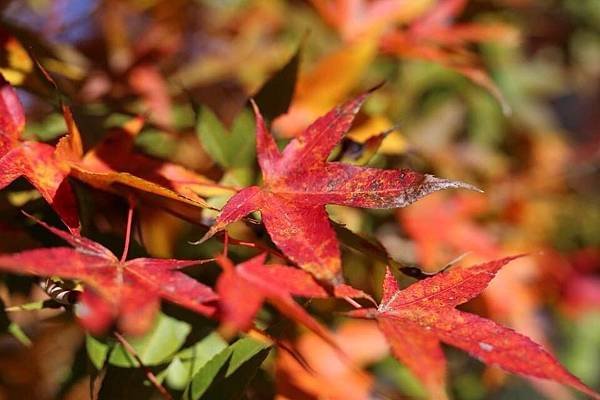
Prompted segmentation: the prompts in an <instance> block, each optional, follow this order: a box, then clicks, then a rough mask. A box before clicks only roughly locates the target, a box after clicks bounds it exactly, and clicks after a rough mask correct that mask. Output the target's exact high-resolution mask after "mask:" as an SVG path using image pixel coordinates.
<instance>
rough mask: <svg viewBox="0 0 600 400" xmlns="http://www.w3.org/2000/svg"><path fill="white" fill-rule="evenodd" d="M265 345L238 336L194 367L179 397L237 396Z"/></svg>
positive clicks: (266, 348) (259, 361) (262, 355)
mask: <svg viewBox="0 0 600 400" xmlns="http://www.w3.org/2000/svg"><path fill="white" fill-rule="evenodd" d="M269 349H270V346H269V345H267V344H266V343H261V342H258V341H256V340H254V339H250V338H243V339H240V340H238V341H237V342H235V343H234V344H232V345H231V346H229V347H227V348H226V349H224V350H222V351H221V352H220V353H219V354H217V355H216V356H215V357H214V358H212V359H211V360H210V361H209V362H207V363H206V364H205V365H204V366H203V367H202V368H200V369H199V370H198V372H197V373H196V375H194V377H193V379H192V382H191V384H190V385H189V386H188V387H187V389H186V391H185V393H184V394H183V399H185V400H198V399H206V400H207V399H230V400H236V399H240V398H241V397H242V395H243V393H244V390H245V388H246V386H247V385H248V383H249V382H250V381H251V380H252V378H253V377H254V375H255V374H256V371H257V370H258V368H259V367H260V365H261V364H262V362H263V361H264V360H265V358H266V357H267V355H268V354H269Z"/></svg>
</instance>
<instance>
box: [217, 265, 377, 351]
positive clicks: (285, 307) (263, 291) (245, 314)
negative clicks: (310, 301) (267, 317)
mask: <svg viewBox="0 0 600 400" xmlns="http://www.w3.org/2000/svg"><path fill="white" fill-rule="evenodd" d="M217 261H218V262H219V264H220V265H221V267H222V268H223V273H222V274H221V277H220V278H219V281H218V282H217V292H218V294H219V299H220V300H219V307H220V309H219V311H220V318H221V321H222V323H223V325H224V326H225V327H226V329H230V330H247V329H249V328H250V327H251V326H252V320H253V318H254V316H255V315H256V313H257V312H258V310H259V309H260V307H261V305H262V303H263V302H264V301H269V302H270V303H271V304H273V305H274V306H275V307H276V308H277V309H278V310H279V311H281V313H282V314H284V315H286V316H287V317H289V318H292V319H294V320H295V321H297V322H299V323H301V324H302V325H304V326H306V327H307V328H309V329H310V330H312V331H313V332H315V333H316V334H317V335H319V336H321V337H322V338H323V339H325V340H327V341H329V342H330V343H333V342H332V341H331V338H330V336H329V333H328V332H327V330H325V329H324V328H323V327H322V326H321V325H320V324H319V323H318V322H317V321H316V320H315V319H314V318H313V317H312V316H311V315H310V314H309V313H308V312H306V310H305V309H304V308H302V307H301V306H300V305H299V304H298V303H296V301H295V300H294V298H293V297H292V296H300V297H309V298H327V297H330V293H328V292H327V290H325V289H324V288H323V287H322V286H321V285H320V284H319V283H318V282H317V281H316V280H315V279H314V278H313V277H312V276H311V275H310V274H308V273H306V272H305V271H302V270H300V269H298V268H293V267H288V266H285V265H264V261H265V254H263V255H259V256H257V257H254V258H252V259H250V260H248V261H246V262H243V263H241V264H239V265H238V266H234V265H233V264H232V263H231V261H230V260H229V259H227V258H225V257H220V258H218V259H217ZM332 295H333V296H335V297H354V298H365V299H368V300H369V301H371V302H373V300H372V299H371V297H370V296H368V295H367V294H365V293H363V292H362V291H360V290H357V289H354V288H352V287H350V286H347V285H339V286H337V287H336V288H335V289H334V291H333V293H332Z"/></svg>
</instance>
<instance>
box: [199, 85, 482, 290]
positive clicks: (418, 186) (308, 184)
mask: <svg viewBox="0 0 600 400" xmlns="http://www.w3.org/2000/svg"><path fill="white" fill-rule="evenodd" d="M366 96H367V94H363V95H361V96H358V97H357V98H355V99H354V100H351V101H348V102H346V103H344V104H342V105H341V106H338V107H336V108H334V109H333V110H332V111H330V112H329V113H327V114H326V115H324V116H323V117H321V118H319V119H317V120H316V121H315V122H313V123H312V124H311V125H310V126H309V127H308V128H307V129H306V130H305V131H304V132H303V133H302V134H301V135H300V136H298V137H297V138H295V139H293V140H292V141H291V142H290V143H289V144H288V145H287V146H286V148H285V149H284V150H283V151H281V152H280V151H279V149H278V147H277V144H276V143H275V140H274V139H273V137H272V136H271V135H270V134H269V132H268V131H267V128H266V126H265V122H264V120H263V118H262V116H261V115H260V112H259V111H258V109H257V108H256V107H255V113H256V125H257V126H256V135H257V140H256V143H257V154H258V161H259V164H260V168H261V170H262V173H263V186H261V187H258V186H252V187H248V188H245V189H243V190H241V191H240V192H238V193H237V194H236V195H235V196H233V197H232V198H231V199H230V200H229V201H228V202H227V204H226V205H225V207H224V208H223V210H222V211H221V213H220V214H219V216H218V217H217V219H216V223H215V224H214V225H213V226H212V227H211V229H210V230H209V232H208V233H207V234H206V235H205V237H204V238H203V239H201V241H202V240H206V239H207V238H209V237H211V236H212V235H214V234H215V233H216V232H218V231H220V230H222V229H224V228H225V227H226V226H227V225H228V224H230V223H232V222H235V221H238V220H240V219H241V218H243V217H244V216H245V215H247V214H249V213H251V212H253V211H260V212H261V215H262V222H263V223H264V225H265V227H266V229H267V231H268V232H269V234H270V236H271V239H272V240H273V242H274V243H275V244H276V245H277V246H278V247H279V248H280V249H281V250H282V251H283V252H284V253H285V254H286V256H288V257H289V258H290V259H291V260H292V261H293V262H295V263H296V264H298V265H299V266H300V267H301V268H302V269H304V270H306V271H308V272H310V273H311V274H313V275H314V276H315V277H316V278H317V279H319V280H321V281H324V282H328V283H330V284H334V285H335V284H339V283H342V282H343V278H342V271H341V261H340V250H339V246H338V241H337V239H336V236H335V232H334V230H333V228H332V226H331V224H330V222H329V218H328V215H327V212H326V211H325V205H326V204H338V205H344V206H351V207H362V208H397V207H404V206H407V205H409V204H411V203H413V202H414V201H416V200H418V199H420V198H421V197H423V196H426V195H427V194H429V193H432V192H435V191H438V190H443V189H448V188H465V189H471V190H477V189H476V188H474V187H473V186H471V185H468V184H466V183H463V182H457V181H450V180H445V179H440V178H436V177H434V176H432V175H425V174H421V173H419V172H416V171H411V170H408V169H402V170H400V169H377V168H368V167H360V166H355V165H348V164H343V163H337V162H327V157H328V156H329V153H330V152H331V151H332V150H333V148H334V147H335V146H336V145H337V144H338V143H339V141H340V140H341V139H342V137H343V135H344V134H345V133H346V132H347V131H348V130H349V129H350V126H351V124H352V121H353V120H354V117H355V115H356V113H357V112H358V110H359V108H360V106H361V104H362V103H363V102H364V100H365V98H366Z"/></svg>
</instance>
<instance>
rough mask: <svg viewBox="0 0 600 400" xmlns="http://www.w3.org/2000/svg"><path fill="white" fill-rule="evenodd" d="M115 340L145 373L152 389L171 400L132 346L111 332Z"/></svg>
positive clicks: (117, 334) (120, 336)
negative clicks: (152, 386)
mask: <svg viewBox="0 0 600 400" xmlns="http://www.w3.org/2000/svg"><path fill="white" fill-rule="evenodd" d="M113 334H114V336H115V338H117V340H118V341H119V343H121V346H123V348H124V349H125V350H126V351H127V352H128V353H129V354H131V356H132V357H133V358H135V360H136V361H137V362H138V364H139V365H140V367H141V368H142V369H143V370H144V372H145V373H146V378H148V380H149V381H150V382H151V383H152V385H154V387H155V388H156V390H158V392H159V393H160V394H161V396H162V397H163V398H164V399H165V400H173V396H171V394H170V393H169V392H167V389H165V387H164V386H163V385H161V383H160V382H159V381H158V379H157V378H156V375H154V372H152V371H151V370H150V368H148V367H147V366H145V365H144V363H143V362H142V359H141V358H140V356H139V355H138V353H137V351H135V349H134V348H133V346H132V345H131V344H130V343H129V342H128V341H127V339H125V338H124V337H123V335H121V334H120V333H119V332H113Z"/></svg>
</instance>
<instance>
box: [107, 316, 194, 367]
mask: <svg viewBox="0 0 600 400" xmlns="http://www.w3.org/2000/svg"><path fill="white" fill-rule="evenodd" d="M190 330H191V326H190V325H189V324H188V323H186V322H182V321H179V320H176V319H174V318H171V317H168V316H166V315H164V314H160V316H159V318H158V321H157V322H156V324H155V325H154V327H153V328H152V330H151V331H150V332H148V333H147V334H145V335H144V336H142V337H136V338H127V341H128V342H129V343H130V344H131V345H132V346H133V348H134V349H135V351H136V352H137V354H138V356H139V357H140V359H141V360H142V362H143V363H144V365H146V366H152V365H159V364H162V363H164V362H167V361H169V359H170V357H171V356H173V355H174V354H175V352H176V351H177V350H179V348H180V347H181V346H182V345H183V343H184V342H185V338H186V337H187V335H188V334H189V333H190ZM108 362H109V363H111V364H112V365H116V366H118V367H134V366H138V363H137V361H135V360H134V359H133V357H132V356H131V355H130V354H129V353H128V352H127V350H125V349H124V348H123V347H122V346H121V345H120V344H119V345H116V346H115V348H114V349H113V351H112V352H111V354H110V357H109V359H108Z"/></svg>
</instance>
